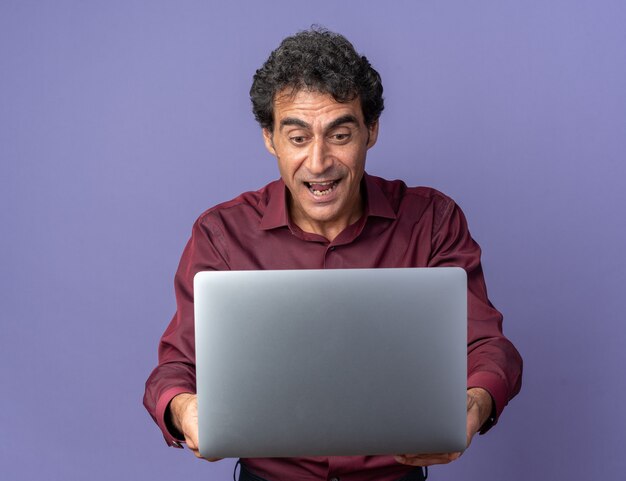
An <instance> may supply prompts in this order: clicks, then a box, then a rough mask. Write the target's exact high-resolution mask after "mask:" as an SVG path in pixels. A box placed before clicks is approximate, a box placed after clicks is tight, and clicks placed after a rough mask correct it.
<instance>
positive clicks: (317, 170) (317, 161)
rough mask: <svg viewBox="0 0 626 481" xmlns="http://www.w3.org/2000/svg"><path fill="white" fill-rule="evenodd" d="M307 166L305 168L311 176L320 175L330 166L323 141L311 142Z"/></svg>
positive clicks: (330, 161) (327, 151)
mask: <svg viewBox="0 0 626 481" xmlns="http://www.w3.org/2000/svg"><path fill="white" fill-rule="evenodd" d="M307 164H308V165H307V168H308V170H309V171H310V172H311V173H312V174H322V173H323V172H324V171H326V169H327V168H328V166H329V165H331V164H332V159H331V157H330V155H329V150H328V146H327V145H326V142H325V141H324V139H316V140H315V141H313V143H312V144H311V151H310V152H309V157H308V162H307Z"/></svg>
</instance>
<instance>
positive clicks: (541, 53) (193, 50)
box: [0, 0, 626, 481]
mask: <svg viewBox="0 0 626 481" xmlns="http://www.w3.org/2000/svg"><path fill="white" fill-rule="evenodd" d="M312 23H320V24H323V25H325V26H327V27H328V28H330V29H333V30H337V31H340V32H342V33H344V34H345V35H346V36H347V37H348V38H349V39H351V40H352V41H353V42H354V44H355V45H356V47H357V49H358V50H359V51H361V52H363V53H365V54H366V55H367V56H368V57H369V58H370V60H371V61H372V63H373V64H374V65H375V66H376V68H377V69H378V70H379V71H380V73H381V74H382V77H383V80H384V85H385V93H386V110H385V112H384V113H383V117H382V119H381V122H382V123H381V135H380V138H379V142H378V145H377V146H376V147H375V148H374V149H373V150H372V151H371V152H370V156H369V158H368V170H369V171H370V172H371V173H373V174H377V175H382V176H385V177H388V178H403V179H404V180H406V181H407V182H408V183H410V184H413V185H430V186H434V187H436V188H439V189H441V190H443V191H444V192H446V193H448V194H449V195H451V196H452V197H453V198H455V199H456V200H457V201H458V202H459V203H460V205H461V206H462V207H463V209H464V210H465V212H466V214H467V217H468V220H469V222H470V227H471V229H472V232H473V234H474V237H475V238H476V239H477V240H478V241H479V243H480V244H481V245H482V247H483V250H484V268H485V272H486V276H487V282H488V285H489V288H490V296H491V298H492V301H493V302H494V304H496V306H498V307H499V308H500V309H501V310H502V311H503V312H504V314H505V318H506V321H505V332H506V333H507V334H508V336H509V337H510V338H511V339H512V340H513V341H514V342H515V343H516V345H517V346H518V348H519V350H520V351H521V352H522V354H523V356H524V358H525V378H524V387H523V389H522V393H521V394H520V395H519V396H518V397H517V398H516V399H515V400H514V401H513V402H512V403H511V405H510V406H509V407H508V409H507V410H505V412H504V415H503V417H502V418H501V422H500V424H499V425H498V426H497V427H496V429H494V430H493V431H492V432H490V433H489V434H488V435H487V436H483V437H480V438H477V439H476V440H475V443H474V445H473V446H472V448H471V449H470V450H469V451H468V452H467V453H466V455H465V456H463V457H462V458H461V460H459V461H458V462H456V463H454V464H452V465H449V466H447V467H437V468H433V469H432V470H431V475H432V479H434V480H442V481H443V480H458V479H481V480H494V481H495V480H498V481H499V480H503V479H507V480H520V481H521V480H527V479H533V480H544V479H545V480H548V479H550V480H561V479H568V480H582V479H602V480H605V479H606V480H609V479H623V472H624V469H626V457H625V456H624V454H623V448H624V446H625V445H626V443H625V441H626V435H625V434H624V433H625V432H626V422H625V421H626V417H625V415H624V408H623V405H624V401H626V376H625V375H624V364H625V362H624V361H625V359H626V356H624V354H623V353H622V349H623V346H624V345H625V344H626V342H625V341H626V324H625V323H624V320H623V319H624V315H623V298H624V294H625V291H624V286H625V285H626V255H625V250H626V222H625V220H624V219H625V216H624V213H623V210H624V207H625V206H626V194H625V193H624V190H625V189H624V184H625V182H624V179H625V178H626V175H625V174H626V169H625V167H624V152H625V151H626V28H625V25H626V6H625V4H624V2H622V1H617V0H616V1H597V0H596V1H592V0H589V1H571V0H567V1H566V0H563V1H550V2H545V1H525V2H513V1H496V0H494V1H491V2H487V1H472V2H468V1H464V0H459V1H395V2H380V1H376V2H363V1H359V2H357V1H354V2H349V1H342V2H336V1H332V2H331V1H316V2H308V3H307V2H305V3H302V2H300V3H297V2H283V1H274V2H253V1H249V2H231V3H230V4H228V6H227V5H226V2H223V3H222V2H220V4H219V5H218V4H217V2H213V3H212V2H209V1H195V2H192V1H179V2H174V1H171V2H165V1H148V0H146V1H110V0H109V1H106V2H105V1H102V2H84V1H74V2H71V1H56V2H44V1H41V2H33V1H18V0H15V1H10V0H3V1H2V2H1V3H0V159H1V164H0V169H1V170H0V181H1V183H0V196H1V198H0V200H1V210H0V216H1V217H0V226H1V227H0V228H1V236H0V256H1V258H0V261H1V262H0V266H1V273H2V277H1V279H2V281H1V282H2V285H1V289H0V306H1V307H2V310H1V312H2V314H1V315H2V320H1V322H2V331H1V334H0V380H1V386H2V387H1V389H2V391H1V396H0V403H1V404H0V472H2V473H3V474H2V478H3V479H12V480H32V479H49V480H83V479H91V480H96V481H97V480H109V479H153V480H169V479H173V478H176V479H232V478H231V469H232V465H233V463H234V462H233V461H232V460H226V461H222V462H220V463H217V464H213V465H211V464H208V463H203V462H200V461H197V460H195V459H194V458H193V457H192V456H191V455H190V453H189V452H186V451H179V450H174V449H168V448H166V447H165V444H163V442H162V439H161V436H160V434H159V432H158V430H157V428H156V426H155V425H154V424H153V423H152V421H151V420H150V419H149V418H148V415H147V414H146V412H145V411H144V409H143V407H142V405H141V398H142V394H143V383H144V381H145V379H146V377H147V376H148V374H149V372H150V370H151V369H152V368H153V366H154V365H155V363H156V346H157V342H158V339H159V337H160V335H161V333H162V331H163V330H164V328H165V326H166V325H167V323H168V322H169V319H170V317H171V314H172V313H173V311H174V308H175V305H174V296H173V289H172V281H173V274H174V271H175V268H176V266H177V263H178V259H179V256H180V253H181V251H182V248H183V246H184V243H185V242H186V239H187V236H188V235H189V233H190V228H191V224H192V222H193V221H194V219H195V218H196V217H197V215H199V214H200V213H201V212H202V211H203V210H204V209H205V208H207V207H209V206H211V205H213V204H215V203H217V202H219V201H223V200H226V199H229V198H231V197H233V196H235V195H237V194H238V193H240V192H241V191H244V190H249V189H256V188H258V187H260V186H261V185H263V184H264V183H266V182H267V181H269V180H271V179H273V178H274V177H276V176H277V170H276V166H275V164H274V161H273V159H272V158H271V157H270V156H269V154H267V153H266V152H265V150H264V148H263V146H262V141H261V133H260V130H259V128H258V127H257V125H256V124H255V122H254V120H253V117H252V115H251V113H250V106H249V100H248V89H249V86H250V82H251V77H252V75H253V73H254V71H255V70H256V68H258V67H259V66H260V65H261V63H262V62H263V61H264V60H265V58H266V57H267V55H268V54H269V52H270V51H271V50H272V49H273V48H274V47H276V46H277V44H278V42H279V41H280V39H281V38H283V37H284V36H286V35H288V34H291V33H294V32H295V31H297V30H299V29H302V28H306V27H307V26H309V25H310V24H312Z"/></svg>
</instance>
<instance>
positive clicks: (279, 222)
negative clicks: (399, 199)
mask: <svg viewBox="0 0 626 481" xmlns="http://www.w3.org/2000/svg"><path fill="white" fill-rule="evenodd" d="M362 185H363V186H364V187H365V196H366V201H367V202H366V204H365V206H366V207H365V216H366V217H372V216H373V217H385V218H387V219H395V218H396V213H395V212H394V210H393V208H392V206H391V204H390V203H389V199H387V197H386V196H385V194H384V193H383V191H382V190H381V188H380V187H379V185H378V183H377V182H376V181H375V180H374V178H373V177H372V176H370V175H369V174H367V173H364V174H363V181H362ZM267 193H268V197H269V200H268V202H267V206H266V208H265V213H264V214H263V218H262V219H261V225H260V227H261V229H262V230H270V229H275V228H277V227H286V226H288V225H289V213H288V209H287V188H286V186H285V183H284V182H283V181H282V179H279V180H277V181H275V182H272V183H271V184H270V185H268V187H267Z"/></svg>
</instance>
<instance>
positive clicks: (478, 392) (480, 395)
mask: <svg viewBox="0 0 626 481" xmlns="http://www.w3.org/2000/svg"><path fill="white" fill-rule="evenodd" d="M467 393H468V394H469V395H470V396H471V397H472V399H473V400H474V402H475V403H476V405H477V406H478V416H479V420H480V427H481V429H482V427H483V426H484V425H485V423H487V421H489V420H490V419H491V418H492V417H493V412H494V406H495V404H494V401H493V398H492V397H491V394H489V391H487V390H486V389H483V388H482V387H473V388H470V389H468V390H467Z"/></svg>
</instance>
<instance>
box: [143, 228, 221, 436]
mask: <svg viewBox="0 0 626 481" xmlns="http://www.w3.org/2000/svg"><path fill="white" fill-rule="evenodd" d="M221 239H222V236H221V232H220V230H219V228H218V227H216V226H213V225H212V224H210V223H208V222H207V219H206V216H205V217H201V218H200V219H198V220H197V221H196V223H195V224H194V226H193V229H192V233H191V238H190V239H189V241H188V242H187V245H186V247H185V250H184V251H183V255H182V257H181V260H180V264H179V266H178V270H177V271H176V276H175V279H174V290H175V294H176V313H175V314H174V317H173V318H172V320H171V322H170V324H169V326H168V327H167V329H166V330H165V333H164V334H163V336H162V337H161V341H160V343H159V350H158V355H159V362H158V365H157V367H156V368H155V369H154V370H153V371H152V374H150V377H149V378H148V380H147V381H146V390H145V394H144V398H143V403H144V406H145V407H146V409H147V410H148V413H149V414H150V416H152V419H154V421H155V422H156V423H157V425H158V426H159V428H160V429H161V431H162V432H163V436H164V438H165V441H166V442H167V444H168V445H170V446H175V447H181V445H180V442H182V441H183V440H182V439H181V434H180V433H177V432H176V431H175V429H174V428H173V426H169V425H168V424H167V422H166V419H165V411H166V409H167V407H168V405H169V403H170V401H171V400H172V399H173V398H174V396H176V395H178V394H181V393H185V392H188V393H195V392H196V368H195V365H196V355H195V340H194V314H193V312H194V311H193V277H194V275H195V274H196V273H197V272H199V271H205V270H227V269H229V266H228V263H227V261H226V259H225V258H224V257H223V255H222V254H221V253H220V250H219V249H218V246H220V245H221V242H220V241H221Z"/></svg>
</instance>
